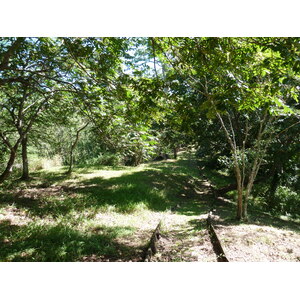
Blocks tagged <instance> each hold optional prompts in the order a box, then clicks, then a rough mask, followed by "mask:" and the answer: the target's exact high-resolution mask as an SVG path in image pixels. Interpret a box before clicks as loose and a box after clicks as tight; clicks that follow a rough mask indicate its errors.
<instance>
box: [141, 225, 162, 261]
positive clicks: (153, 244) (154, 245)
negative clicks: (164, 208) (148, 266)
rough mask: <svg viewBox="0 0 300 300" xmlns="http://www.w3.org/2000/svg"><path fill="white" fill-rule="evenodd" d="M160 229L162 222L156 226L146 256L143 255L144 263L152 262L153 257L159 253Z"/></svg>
mask: <svg viewBox="0 0 300 300" xmlns="http://www.w3.org/2000/svg"><path fill="white" fill-rule="evenodd" d="M160 227H161V221H159V223H158V225H157V226H156V228H155V230H154V231H153V233H152V236H151V239H150V242H149V243H148V245H147V247H146V249H145V252H144V255H143V261H145V262H146V261H148V262H149V261H151V257H152V256H153V255H155V253H157V242H158V240H159V239H160V235H161V234H160Z"/></svg>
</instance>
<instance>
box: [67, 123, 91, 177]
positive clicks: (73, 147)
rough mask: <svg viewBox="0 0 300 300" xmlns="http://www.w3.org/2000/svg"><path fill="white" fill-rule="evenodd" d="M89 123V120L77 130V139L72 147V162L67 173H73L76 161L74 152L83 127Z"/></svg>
mask: <svg viewBox="0 0 300 300" xmlns="http://www.w3.org/2000/svg"><path fill="white" fill-rule="evenodd" d="M88 124H89V122H87V123H86V124H85V125H84V126H83V127H81V128H80V129H78V130H77V132H76V138H75V141H74V143H73V144H72V146H71V149H70V164H69V170H68V171H67V174H71V173H72V170H73V163H74V155H73V154H74V150H75V148H76V145H77V143H78V140H79V134H80V132H81V131H82V130H83V129H85V128H86V127H87V126H88Z"/></svg>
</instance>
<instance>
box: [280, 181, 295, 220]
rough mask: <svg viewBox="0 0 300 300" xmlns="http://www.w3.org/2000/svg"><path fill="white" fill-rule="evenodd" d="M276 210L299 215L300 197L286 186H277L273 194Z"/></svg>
mask: <svg viewBox="0 0 300 300" xmlns="http://www.w3.org/2000/svg"><path fill="white" fill-rule="evenodd" d="M275 201H276V203H278V206H277V209H278V210H279V211H280V212H281V213H288V214H291V215H293V216H296V215H300V195H299V194H298V193H296V192H295V191H293V190H291V189H290V188H288V187H286V186H279V187H278V188H277V190H276V193H275Z"/></svg>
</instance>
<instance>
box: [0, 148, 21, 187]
mask: <svg viewBox="0 0 300 300" xmlns="http://www.w3.org/2000/svg"><path fill="white" fill-rule="evenodd" d="M17 148H18V147H17V146H15V147H13V148H12V149H11V150H10V155H9V160H8V162H7V165H6V169H5V170H4V171H3V173H2V174H1V175H0V183H2V182H4V180H5V179H6V178H8V177H9V175H10V174H11V172H12V167H13V165H14V162H15V159H16V154H17Z"/></svg>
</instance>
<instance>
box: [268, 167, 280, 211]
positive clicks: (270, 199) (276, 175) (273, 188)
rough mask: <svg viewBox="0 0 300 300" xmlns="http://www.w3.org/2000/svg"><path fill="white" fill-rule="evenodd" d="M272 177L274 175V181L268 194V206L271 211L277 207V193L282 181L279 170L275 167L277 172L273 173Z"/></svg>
mask: <svg viewBox="0 0 300 300" xmlns="http://www.w3.org/2000/svg"><path fill="white" fill-rule="evenodd" d="M272 175H273V176H272V181H271V184H270V188H269V193H268V206H269V208H270V209H272V208H275V206H276V202H275V192H276V189H277V187H278V185H279V181H280V178H279V170H278V168H276V167H275V170H274V171H273V174H272Z"/></svg>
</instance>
